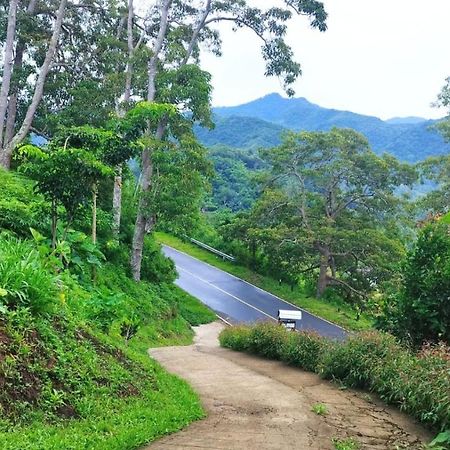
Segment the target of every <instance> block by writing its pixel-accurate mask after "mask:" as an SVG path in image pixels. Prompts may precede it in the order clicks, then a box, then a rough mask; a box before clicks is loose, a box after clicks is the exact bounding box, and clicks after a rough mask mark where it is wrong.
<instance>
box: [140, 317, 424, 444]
mask: <svg viewBox="0 0 450 450" xmlns="http://www.w3.org/2000/svg"><path fill="white" fill-rule="evenodd" d="M222 328H223V325H222V324H220V323H213V324H209V325H202V326H200V327H197V328H195V331H196V337H195V341H194V345H191V346H188V347H167V348H158V349H151V350H150V351H149V352H150V354H151V356H152V357H153V358H155V359H156V360H158V361H159V362H160V363H161V364H162V365H163V366H164V367H165V368H166V369H167V370H169V371H170V372H172V373H175V374H177V375H179V376H181V377H182V378H184V379H186V380H187V381H188V382H189V383H190V384H191V385H192V386H193V387H194V389H195V390H196V391H197V392H198V393H199V395H200V397H201V400H202V403H203V406H204V408H205V410H206V412H207V418H205V419H204V420H201V421H199V422H196V423H194V424H192V425H190V426H189V427H187V428H186V429H185V430H182V431H180V432H179V433H175V434H172V435H169V436H166V437H164V438H162V439H160V440H158V441H156V442H154V443H152V444H151V445H150V446H148V447H146V449H148V450H149V449H155V450H158V449H159V450H169V449H170V450H174V449H194V448H195V449H209V450H213V449H227V450H233V449H236V450H237V449H246V450H256V449H258V450H262V449H281V448H289V449H320V450H326V449H333V448H334V446H333V444H332V439H333V438H338V439H345V438H353V439H355V440H356V441H357V442H358V443H359V444H360V448H362V449H389V450H390V449H401V448H407V449H421V448H423V444H424V443H426V442H429V441H430V440H431V439H432V436H431V435H430V434H429V433H428V432H427V431H426V430H425V429H424V428H423V427H421V426H420V425H419V424H417V423H415V422H414V421H413V420H412V419H411V418H409V417H407V416H405V415H404V414H402V413H400V412H399V411H398V410H396V409H395V408H391V407H388V406H386V405H385V404H384V403H382V402H381V401H379V400H377V399H376V398H373V397H372V396H370V395H368V394H367V393H363V392H357V391H354V390H341V389H339V386H337V385H335V384H333V383H330V382H327V381H324V380H322V379H320V378H319V377H318V376H317V375H315V374H312V373H309V372H304V371H301V370H299V369H296V368H292V367H289V366H286V365H284V364H283V363H280V362H278V361H269V360H265V359H261V358H259V357H254V356H251V355H247V354H243V353H238V352H233V351H230V350H227V349H223V348H220V347H219V344H218V340H217V336H218V334H219V333H220V331H221V329H222ZM318 403H321V404H324V405H326V409H327V414H326V415H324V416H320V415H317V414H316V413H314V412H313V411H312V407H313V406H314V405H316V404H318Z"/></svg>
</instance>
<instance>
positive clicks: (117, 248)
mask: <svg viewBox="0 0 450 450" xmlns="http://www.w3.org/2000/svg"><path fill="white" fill-rule="evenodd" d="M34 186H35V184H34V183H33V182H32V181H31V180H29V179H27V178H24V177H23V176H20V175H18V174H14V173H11V172H5V171H4V170H1V169H0V191H1V194H2V196H1V197H2V202H1V203H0V217H1V223H0V386H1V393H0V442H1V447H2V449H5V450H6V449H11V450H13V449H14V450H19V449H20V450H23V449H42V448H45V449H62V448H64V449H74V450H79V449H80V448H89V449H96V448H99V449H100V448H108V449H118V450H119V449H126V448H128V449H134V448H137V447H139V446H140V445H143V444H144V443H146V442H149V441H151V440H153V439H155V438H156V437H158V436H161V435H163V434H166V433H168V432H173V431H176V430H179V429H180V428H182V427H184V426H186V425H187V424H188V423H190V422H192V421H193V420H197V419H199V418H201V417H203V410H202V408H201V405H200V403H199V399H198V397H197V395H196V394H195V393H194V392H193V391H192V389H191V388H190V387H189V386H188V385H187V384H186V383H185V382H183V381H182V380H179V379H178V378H176V377H174V376H172V375H169V374H168V373H166V372H165V371H164V370H163V369H162V368H161V367H160V366H159V365H158V364H156V363H155V362H153V361H151V360H150V359H149V358H148V355H147V349H148V348H149V347H155V346H161V345H187V344H190V343H191V342H192V337H193V334H194V333H193V331H192V328H191V326H193V325H199V324H201V323H208V322H211V321H213V320H215V318H216V316H215V314H214V313H212V312H211V311H210V310H208V309H207V308H206V307H205V306H203V305H202V304H201V303H199V302H198V301H197V300H196V299H194V298H193V297H191V296H189V295H188V294H186V293H184V292H183V291H181V290H180V289H179V288H177V287H176V286H174V285H173V284H172V280H173V279H174V278H175V271H174V268H173V263H172V262H171V261H170V260H168V259H166V258H165V257H164V256H163V255H162V254H161V252H160V248H159V246H158V245H157V244H156V243H155V242H154V241H152V240H151V239H147V241H146V251H147V253H146V258H145V259H144V266H143V275H144V277H145V280H143V281H141V283H136V282H135V281H134V280H133V279H132V278H131V277H130V273H129V271H128V252H127V251H126V247H125V246H124V245H123V244H119V243H117V242H115V241H114V240H112V239H111V235H110V233H111V231H110V228H109V231H108V219H107V214H106V212H105V211H103V210H102V209H100V208H99V211H98V213H99V215H100V216H101V217H102V221H105V223H104V224H103V223H102V222H101V226H100V227H99V229H98V236H97V237H98V242H97V245H93V242H92V238H91V237H88V236H87V235H86V234H85V233H84V232H83V231H82V230H84V229H86V227H88V228H89V221H86V219H84V217H85V215H84V214H81V211H80V214H79V215H78V216H77V217H76V219H77V222H76V223H75V224H74V227H75V226H76V227H77V228H78V229H75V228H70V229H67V230H66V231H65V233H62V232H61V231H60V230H57V233H58V234H57V240H56V243H55V245H54V246H52V243H51V241H52V239H51V237H46V236H45V235H44V234H43V233H45V231H46V229H47V228H46V227H47V226H48V224H49V222H50V220H51V208H50V203H49V202H48V201H46V199H45V196H43V195H39V194H38V193H36V192H35V190H34ZM63 212H64V210H61V211H60V213H59V214H60V217H63ZM87 217H89V216H87ZM128 223H129V222H128V221H127V220H124V221H123V226H124V235H123V239H124V241H126V239H127V238H126V229H127V226H128ZM147 258H148V259H147Z"/></svg>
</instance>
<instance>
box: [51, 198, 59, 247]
mask: <svg viewBox="0 0 450 450" xmlns="http://www.w3.org/2000/svg"><path fill="white" fill-rule="evenodd" d="M57 226H58V208H57V205H56V200H55V199H52V250H55V248H56V233H57Z"/></svg>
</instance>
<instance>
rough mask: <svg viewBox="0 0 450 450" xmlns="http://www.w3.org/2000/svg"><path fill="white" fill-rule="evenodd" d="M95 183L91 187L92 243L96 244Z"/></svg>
mask: <svg viewBox="0 0 450 450" xmlns="http://www.w3.org/2000/svg"><path fill="white" fill-rule="evenodd" d="M97 193H98V188H97V183H94V184H93V185H92V242H93V243H94V245H95V244H97Z"/></svg>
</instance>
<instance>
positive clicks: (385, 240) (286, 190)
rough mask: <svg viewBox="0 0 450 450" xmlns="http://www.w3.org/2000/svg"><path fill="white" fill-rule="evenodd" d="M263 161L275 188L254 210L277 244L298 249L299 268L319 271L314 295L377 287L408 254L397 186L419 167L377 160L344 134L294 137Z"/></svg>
mask: <svg viewBox="0 0 450 450" xmlns="http://www.w3.org/2000/svg"><path fill="white" fill-rule="evenodd" d="M264 157H265V159H266V160H267V162H268V163H269V164H271V166H272V168H273V169H272V185H271V186H272V187H271V189H270V190H269V191H268V192H267V194H266V197H264V198H263V200H262V202H260V204H259V205H258V206H257V208H256V213H257V214H259V217H260V219H261V226H262V227H265V226H266V227H267V228H268V229H271V230H272V234H273V233H275V235H274V236H275V240H276V241H278V245H279V246H281V247H283V246H284V245H286V246H289V247H291V248H292V250H290V252H291V253H292V251H294V250H295V248H297V249H298V250H300V251H298V250H297V254H298V256H299V258H300V262H301V265H302V266H303V269H302V270H301V271H303V272H307V271H313V272H315V271H317V289H316V292H317V296H318V297H320V296H322V295H323V293H324V292H325V290H326V288H327V287H328V286H339V287H340V288H342V289H344V290H345V291H347V292H348V293H349V294H352V295H357V296H361V295H362V296H364V292H366V291H368V290H370V289H372V288H373V287H376V286H379V284H380V283H381V282H382V281H383V279H386V277H388V276H389V272H390V270H391V266H390V263H391V262H392V261H395V260H396V259H397V260H398V259H399V258H400V257H401V255H402V252H403V249H402V245H401V243H399V241H398V236H399V231H398V229H397V230H396V227H395V220H393V219H394V218H395V215H396V211H397V210H399V209H401V208H400V204H401V199H400V198H399V197H398V196H396V189H397V187H398V186H400V185H401V184H403V183H404V184H410V183H412V182H413V181H414V180H415V179H416V173H415V171H414V169H413V168H412V167H411V166H408V165H406V164H402V163H400V162H399V161H397V160H395V159H394V158H393V157H391V156H388V155H384V156H382V157H378V156H376V155H375V154H374V153H373V152H372V151H371V150H370V149H369V145H368V142H367V140H366V139H365V138H364V137H363V136H362V135H360V134H359V133H357V132H355V131H353V130H346V129H333V130H331V131H330V132H302V133H289V134H288V135H286V136H285V137H284V141H283V143H282V145H280V146H279V147H277V148H274V149H271V150H267V151H265V152H264ZM267 195H269V196H267ZM283 211H284V212H283ZM283 218H284V219H285V220H284V219H283ZM266 234H267V233H266ZM274 236H272V237H271V240H273V239H274ZM299 272H300V270H299Z"/></svg>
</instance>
